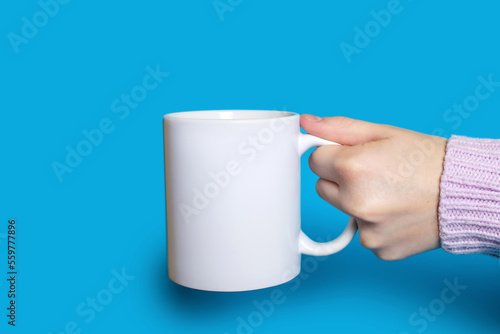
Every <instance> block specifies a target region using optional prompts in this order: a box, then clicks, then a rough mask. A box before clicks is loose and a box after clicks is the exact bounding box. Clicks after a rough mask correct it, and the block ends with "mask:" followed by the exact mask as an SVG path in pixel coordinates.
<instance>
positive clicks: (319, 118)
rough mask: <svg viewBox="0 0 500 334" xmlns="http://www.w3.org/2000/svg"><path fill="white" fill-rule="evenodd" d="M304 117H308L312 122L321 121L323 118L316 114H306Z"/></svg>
mask: <svg viewBox="0 0 500 334" xmlns="http://www.w3.org/2000/svg"><path fill="white" fill-rule="evenodd" d="M304 117H305V118H307V119H308V120H310V121H311V122H319V121H321V120H322V118H321V117H318V116H314V115H308V114H305V115H304Z"/></svg>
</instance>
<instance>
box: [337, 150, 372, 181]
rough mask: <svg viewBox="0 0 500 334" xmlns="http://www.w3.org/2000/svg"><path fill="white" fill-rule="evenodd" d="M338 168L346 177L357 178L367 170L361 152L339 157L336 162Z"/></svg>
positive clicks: (340, 173)
mask: <svg viewBox="0 0 500 334" xmlns="http://www.w3.org/2000/svg"><path fill="white" fill-rule="evenodd" d="M335 167H336V169H337V171H338V173H339V175H341V176H342V177H343V178H344V179H347V180H350V179H357V178H359V176H360V175H361V174H362V173H363V172H364V171H365V165H364V164H363V162H362V157H361V156H360V155H359V154H350V155H348V156H345V157H343V159H339V160H338V161H337V163H336V166H335Z"/></svg>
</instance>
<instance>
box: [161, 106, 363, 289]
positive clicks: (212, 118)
mask: <svg viewBox="0 0 500 334" xmlns="http://www.w3.org/2000/svg"><path fill="white" fill-rule="evenodd" d="M299 118H300V116H299V115H298V114H296V113H292V112H280V111H265V110H212V111H211V110H208V111H189V112H178V113H171V114H167V115H165V116H164V118H163V122H164V123H163V126H164V145H165V146H164V147H165V181H166V200H167V235H168V267H169V276H170V279H171V280H172V281H174V282H176V283H178V284H180V285H183V286H187V287H190V288H194V289H200V290H211V291H244V290H253V289H260V288H266V287H270V286H274V285H278V284H282V283H285V282H287V281H289V280H291V279H293V278H294V277H295V276H296V275H298V273H299V271H300V259H301V256H300V254H309V255H328V254H333V253H335V252H338V251H339V250H341V249H343V248H344V247H345V246H346V245H347V244H348V243H349V242H350V241H351V240H352V238H353V237H354V235H355V234H356V230H357V226H356V223H355V221H354V219H353V218H351V219H350V220H349V222H348V224H347V227H346V228H345V230H344V231H343V232H342V234H341V235H340V236H339V237H338V238H337V239H335V240H332V241H329V242H325V243H317V242H314V241H312V240H311V239H309V238H308V237H307V236H306V235H305V234H304V233H303V232H302V231H301V230H300V156H301V155H302V154H303V153H304V152H305V151H307V150H308V149H309V148H311V147H313V146H318V145H332V144H336V145H338V144H337V143H333V142H330V141H327V140H324V139H321V138H318V137H314V136H311V135H308V134H303V133H301V132H300V125H299Z"/></svg>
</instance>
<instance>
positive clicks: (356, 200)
mask: <svg viewBox="0 0 500 334" xmlns="http://www.w3.org/2000/svg"><path fill="white" fill-rule="evenodd" d="M346 207H347V210H348V211H349V213H350V214H351V215H352V216H354V217H357V218H360V219H363V220H365V221H369V222H377V221H380V220H381V209H380V207H381V206H380V203H378V201H377V200H376V199H372V198H369V197H367V196H364V195H359V194H356V196H350V198H349V199H348V201H347V203H346Z"/></svg>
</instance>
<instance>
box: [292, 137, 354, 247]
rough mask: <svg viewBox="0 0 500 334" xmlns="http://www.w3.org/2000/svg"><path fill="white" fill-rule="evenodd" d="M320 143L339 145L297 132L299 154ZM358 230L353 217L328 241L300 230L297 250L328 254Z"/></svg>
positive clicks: (341, 245)
mask: <svg viewBox="0 0 500 334" xmlns="http://www.w3.org/2000/svg"><path fill="white" fill-rule="evenodd" d="M320 145H340V144H339V143H335V142H333V141H329V140H326V139H322V138H319V137H316V136H313V135H310V134H305V133H302V132H301V133H300V134H299V156H301V155H302V154H304V153H305V152H306V151H307V150H308V149H310V148H311V147H314V146H320ZM357 230H358V225H357V224H356V220H355V219H354V218H353V217H350V218H349V222H348V223H347V226H346V228H345V229H344V231H343V232H342V233H341V234H340V235H339V236H338V237H337V238H336V239H333V240H332V241H328V242H316V241H313V240H311V239H310V238H309V237H308V236H307V235H306V234H305V233H304V232H302V230H301V231H300V235H299V252H300V253H302V254H307V255H316V256H323V255H330V254H334V253H337V252H338V251H340V250H342V249H344V247H346V246H347V245H348V244H349V243H350V242H351V240H352V238H354V236H355V235H356V231H357Z"/></svg>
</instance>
